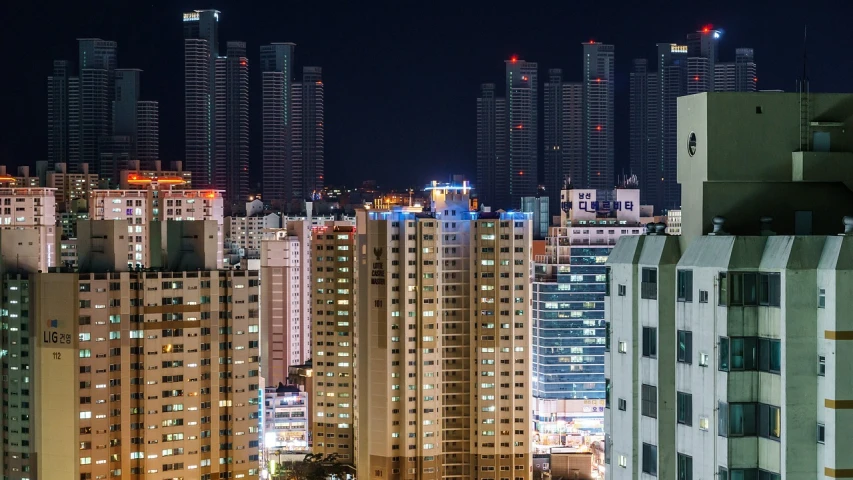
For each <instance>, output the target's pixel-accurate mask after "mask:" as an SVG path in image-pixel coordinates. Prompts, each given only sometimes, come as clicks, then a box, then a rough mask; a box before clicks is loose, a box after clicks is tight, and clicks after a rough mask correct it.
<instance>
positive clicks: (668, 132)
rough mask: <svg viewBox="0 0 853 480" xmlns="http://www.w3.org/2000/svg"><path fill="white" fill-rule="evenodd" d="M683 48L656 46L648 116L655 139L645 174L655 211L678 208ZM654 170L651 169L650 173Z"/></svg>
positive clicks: (683, 87) (669, 45)
mask: <svg viewBox="0 0 853 480" xmlns="http://www.w3.org/2000/svg"><path fill="white" fill-rule="evenodd" d="M687 51H688V48H687V47H686V46H684V45H676V44H670V43H659V44H658V45H657V57H656V61H657V73H656V75H655V76H656V80H657V81H656V82H652V84H651V86H652V88H654V89H655V90H654V91H653V92H652V93H651V94H650V95H649V99H650V100H652V101H654V102H655V106H654V107H652V108H650V109H649V112H650V113H652V114H654V115H655V118H654V120H653V122H652V124H651V125H652V127H653V130H652V138H653V139H654V143H655V147H654V150H653V151H654V157H653V159H652V162H651V163H650V164H649V167H650V168H649V169H648V171H647V172H646V174H647V176H651V175H654V178H653V180H654V181H655V182H656V183H657V182H658V177H659V178H660V180H659V186H657V188H655V187H656V185H654V184H653V185H649V186H650V187H652V197H650V198H651V199H652V205H655V207H657V208H658V210H670V209H673V208H678V207H679V206H680V205H681V185H679V184H678V181H677V178H676V164H677V160H678V146H679V145H680V144H679V141H678V118H677V117H678V113H677V111H678V97H680V96H682V95H684V94H685V93H686V88H687V87H686V82H687V62H688V58H687V54H688V52H687ZM652 166H654V169H652Z"/></svg>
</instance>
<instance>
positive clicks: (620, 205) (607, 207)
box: [562, 193, 635, 213]
mask: <svg viewBox="0 0 853 480" xmlns="http://www.w3.org/2000/svg"><path fill="white" fill-rule="evenodd" d="M591 197H592V195H590V194H589V193H581V194H580V195H579V196H578V201H577V202H576V205H575V206H574V208H577V209H578V210H581V211H584V212H589V213H596V212H616V211H629V212H633V211H634V207H635V205H634V202H633V201H631V200H627V201H624V202H621V201H618V200H617V201H613V202H610V201H603V202H599V201H596V200H592V199H591ZM562 207H563V211H564V212H568V211H569V210H571V209H572V208H573V207H572V202H563V205H562Z"/></svg>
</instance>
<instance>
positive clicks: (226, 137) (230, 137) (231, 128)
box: [193, 42, 249, 210]
mask: <svg viewBox="0 0 853 480" xmlns="http://www.w3.org/2000/svg"><path fill="white" fill-rule="evenodd" d="M214 92H215V96H214V107H213V111H214V129H213V132H214V156H213V159H214V168H213V173H214V178H213V184H214V185H215V186H216V188H218V189H221V190H225V201H226V206H227V207H229V209H230V210H235V209H236V210H241V209H242V208H243V207H244V206H245V201H246V199H247V197H248V195H249V59H248V58H246V42H228V44H227V47H226V53H225V56H224V57H219V58H217V59H216V82H215V86H214ZM193 175H195V172H193Z"/></svg>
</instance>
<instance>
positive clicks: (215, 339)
mask: <svg viewBox="0 0 853 480" xmlns="http://www.w3.org/2000/svg"><path fill="white" fill-rule="evenodd" d="M114 223H117V222H84V224H86V225H85V226H82V228H83V229H84V230H90V231H92V232H97V234H98V235H99V236H98V238H100V242H99V243H97V244H96V243H90V244H88V245H86V246H85V247H83V246H82V245H81V248H84V252H81V256H86V257H89V258H90V260H91V258H92V257H99V258H100V260H97V261H92V262H90V263H88V265H90V266H92V267H94V268H92V269H90V270H86V269H81V270H79V271H70V270H62V271H51V272H48V271H47V270H45V271H41V272H36V271H26V270H22V269H18V270H11V271H10V269H5V267H6V263H5V262H4V269H5V270H6V271H5V272H4V275H3V277H4V278H3V292H4V293H3V309H4V311H8V312H9V314H8V316H6V317H4V329H6V330H7V331H8V335H5V336H4V337H3V340H2V343H3V349H4V350H5V351H7V352H10V354H9V357H8V358H7V361H5V362H4V363H3V375H5V376H6V378H7V391H6V392H5V393H4V398H5V399H6V402H5V403H4V405H3V416H2V418H3V420H2V422H3V431H4V434H3V435H4V440H5V442H4V443H5V445H4V451H5V453H6V456H7V461H6V462H4V467H3V475H4V476H6V477H7V478H15V479H23V478H33V479H47V478H49V479H57V480H77V479H80V478H107V477H116V478H117V477H127V476H133V477H139V478H151V477H158V478H159V477H162V476H168V477H174V476H192V477H193V478H199V479H204V480H212V479H215V478H226V477H229V478H252V477H256V476H257V475H258V474H259V456H258V434H259V432H260V428H259V422H260V419H259V408H260V405H259V403H260V401H259V400H260V398H261V397H260V394H259V381H258V366H257V362H258V355H259V353H258V334H257V332H258V325H257V323H258V320H257V312H258V303H257V300H258V287H257V278H256V275H257V274H256V273H255V272H246V271H219V270H216V269H215V265H216V259H215V254H214V253H212V252H211V251H206V250H205V249H206V248H207V247H209V245H206V246H201V245H200V244H199V243H194V242H188V243H186V244H183V245H180V246H176V247H175V248H174V249H173V250H174V251H173V252H171V253H172V254H173V255H178V256H180V257H182V259H181V260H180V261H179V262H178V263H180V264H183V265H185V269H182V270H176V269H174V268H167V269H165V270H163V271H144V272H135V271H117V270H115V269H114V268H112V267H114V266H115V265H120V264H121V263H122V262H123V259H119V261H117V262H111V261H110V260H109V259H108V258H107V257H110V256H112V255H119V256H123V247H124V245H123V244H122V241H121V240H120V239H119V238H118V236H116V235H114V233H117V232H120V231H121V230H122V229H123V227H121V226H118V225H113V224H114ZM175 223H176V222H175ZM189 223H190V222H184V225H179V227H189V226H190V225H189ZM192 223H198V224H201V223H202V222H192ZM93 224H94V225H93ZM170 227H171V225H170ZM179 233H180V232H179ZM184 233H187V232H184ZM196 233H199V232H196ZM0 236H2V237H4V239H3V243H4V244H5V243H6V239H5V236H6V231H3V232H0ZM93 238H94V237H93ZM200 243H207V242H200ZM213 249H214V250H215V245H214V246H213ZM111 252H114V253H111ZM60 272H61V273H60ZM253 277H255V278H253ZM252 281H254V282H255V285H254V286H253V285H252ZM143 364H144V365H143Z"/></svg>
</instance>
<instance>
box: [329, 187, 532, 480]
mask: <svg viewBox="0 0 853 480" xmlns="http://www.w3.org/2000/svg"><path fill="white" fill-rule="evenodd" d="M469 188H470V187H468V186H467V185H465V184H463V185H437V184H433V185H432V186H431V187H429V190H430V191H431V193H432V207H431V211H429V212H422V213H415V212H409V211H405V210H403V209H399V210H394V211H359V212H358V220H357V222H356V225H357V235H358V237H357V240H356V243H357V248H358V251H359V252H360V263H359V265H358V273H357V275H358V278H359V285H361V288H360V289H359V291H358V292H357V294H358V298H357V305H358V306H359V308H358V309H357V316H356V317H357V318H356V320H357V325H356V337H355V342H356V350H357V356H356V359H355V361H356V372H355V382H356V389H355V408H356V412H355V414H356V418H355V423H356V431H357V432H358V438H357V439H356V452H355V454H356V459H357V461H356V466H357V469H358V476H359V477H364V478H391V479H407V478H412V479H414V478H418V479H429V478H441V477H449V478H472V479H473V478H478V479H486V478H489V479H494V478H513V479H527V478H530V475H531V473H530V469H531V456H530V444H529V442H530V426H529V425H530V420H529V416H530V397H531V395H530V393H531V390H530V383H529V382H530V378H529V374H528V369H529V361H530V360H529V358H530V349H529V348H530V335H531V328H530V312H529V308H530V287H529V275H530V248H531V242H532V222H531V219H530V215H529V214H522V213H503V212H501V213H488V214H477V213H476V212H471V211H470V209H469V195H468V194H469ZM368 279H369V280H368ZM362 306H364V308H361V307H362ZM317 358H319V357H317ZM314 370H315V375H316V376H317V378H319V377H320V368H319V367H318V366H317V365H316V364H315V367H314ZM321 413H324V412H320V411H318V412H317V416H320V414H321Z"/></svg>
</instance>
